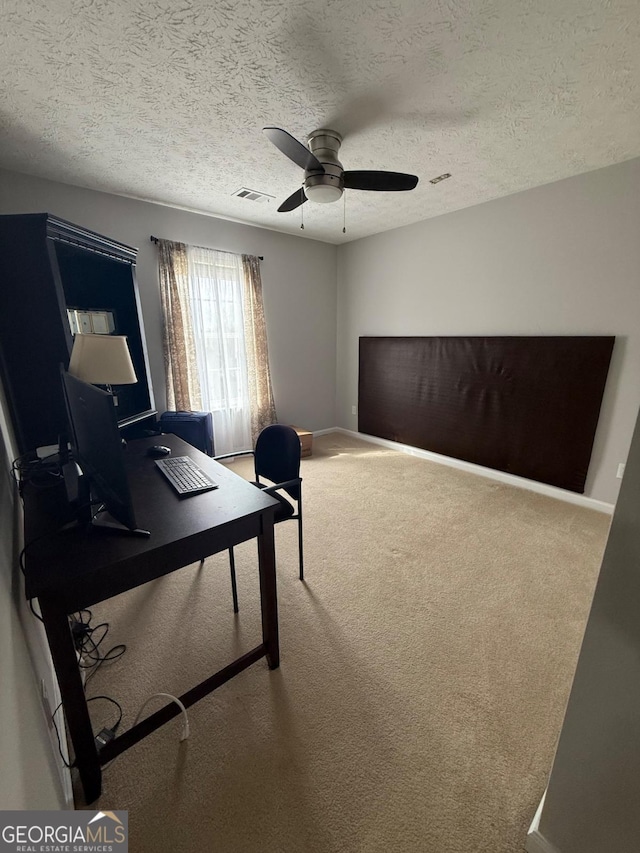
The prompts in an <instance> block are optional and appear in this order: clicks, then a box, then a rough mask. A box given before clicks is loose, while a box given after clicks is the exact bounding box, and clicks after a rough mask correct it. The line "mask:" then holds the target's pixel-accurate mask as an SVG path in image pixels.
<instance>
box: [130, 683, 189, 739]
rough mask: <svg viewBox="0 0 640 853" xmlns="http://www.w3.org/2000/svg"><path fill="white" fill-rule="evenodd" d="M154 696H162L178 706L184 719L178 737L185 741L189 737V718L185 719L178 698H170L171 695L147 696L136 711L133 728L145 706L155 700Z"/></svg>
mask: <svg viewBox="0 0 640 853" xmlns="http://www.w3.org/2000/svg"><path fill="white" fill-rule="evenodd" d="M156 696H164V698H165V699H171V700H172V701H174V702H175V703H176V705H179V706H180V708H181V709H182V715H183V717H184V726H183V728H182V734H181V735H180V740H181V741H183V740H186V739H187V738H188V737H189V718H188V717H187V709H186V708H185V707H184V705H183V704H182V702H181V701H180V700H179V699H178V697H177V696H172V695H171V693H153V694H152V695H151V696H149V698H148V699H147V700H146V701H145V702H143V703H142V707H141V708H140V710H139V711H138V715H137V717H136V718H135V720H134V721H133V725H134V726H135V724H136V723H137V722H138V720H139V719H140V715H141V714H142V712H143V711H144V709H145V708H146V707H147V705H148V704H149V702H151V700H152V699H155V697H156Z"/></svg>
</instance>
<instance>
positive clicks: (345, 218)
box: [342, 190, 347, 234]
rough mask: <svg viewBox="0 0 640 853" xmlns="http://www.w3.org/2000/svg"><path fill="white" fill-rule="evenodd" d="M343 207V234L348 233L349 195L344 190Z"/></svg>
mask: <svg viewBox="0 0 640 853" xmlns="http://www.w3.org/2000/svg"><path fill="white" fill-rule="evenodd" d="M342 198H343V202H344V203H343V205H342V233H343V234H346V233H347V194H346V192H345V191H344V190H343V191H342Z"/></svg>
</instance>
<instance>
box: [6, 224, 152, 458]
mask: <svg viewBox="0 0 640 853" xmlns="http://www.w3.org/2000/svg"><path fill="white" fill-rule="evenodd" d="M136 254H137V250H136V249H134V248H132V247H131V246H127V245H125V244H123V243H118V242H116V241H115V240H111V239H109V238H108V237H103V236H101V235H100V234H96V233H95V232H93V231H89V230H87V229H86V228H81V227H79V226H77V225H73V224H71V223H70V222H65V221H64V220H62V219H58V218H56V217H55V216H51V215H50V214H48V213H35V214H25V215H15V216H0V372H1V378H2V384H3V387H4V391H5V395H6V398H7V402H8V405H9V410H10V414H11V419H12V423H13V428H14V432H15V436H16V441H17V443H18V447H19V450H20V453H23V454H24V453H28V452H30V451H33V450H35V449H36V448H37V447H41V446H43V445H52V444H56V443H57V441H58V438H59V436H60V435H61V434H64V433H65V432H66V413H65V406H64V400H63V396H62V386H61V381H60V364H61V363H62V364H63V365H64V366H65V367H67V366H68V364H69V357H70V355H71V347H72V344H73V334H72V329H73V330H78V331H92V332H96V331H100V332H101V333H113V334H118V335H126V336H127V340H128V344H129V350H130V352H131V359H132V361H133V365H134V368H135V371H136V375H137V378H138V381H137V383H136V384H135V385H123V386H120V387H118V388H117V395H118V408H117V413H118V414H117V417H118V423H119V424H120V426H127V425H129V424H133V423H136V422H138V421H141V420H143V419H145V418H150V417H151V416H153V415H155V409H154V400H153V390H152V386H151V379H150V374H149V363H148V358H147V350H146V342H145V336H144V327H143V322H142V314H141V311H140V300H139V296H138V288H137V284H136V277H135V267H136ZM92 322H93V324H94V325H95V326H96V327H97V325H98V323H99V324H100V329H99V330H98V329H97V328H93V327H92V325H91V324H92Z"/></svg>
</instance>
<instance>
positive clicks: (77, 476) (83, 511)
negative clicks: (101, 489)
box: [62, 461, 151, 536]
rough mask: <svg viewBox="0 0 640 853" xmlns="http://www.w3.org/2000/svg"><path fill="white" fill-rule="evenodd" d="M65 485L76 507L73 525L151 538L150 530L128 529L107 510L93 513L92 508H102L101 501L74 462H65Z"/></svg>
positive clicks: (63, 469) (69, 497)
mask: <svg viewBox="0 0 640 853" xmlns="http://www.w3.org/2000/svg"><path fill="white" fill-rule="evenodd" d="M62 473H63V476H64V483H65V488H66V492H67V500H68V501H69V503H70V504H71V506H74V505H75V507H76V520H75V521H73V522H71V525H69V526H72V525H76V526H78V527H85V528H90V527H98V528H100V529H102V530H110V531H113V532H114V533H124V535H125V536H151V531H150V530H143V529H142V528H140V527H135V528H131V527H127V526H126V525H125V524H122V523H121V522H120V521H118V520H117V519H115V518H114V517H113V516H112V515H111V514H110V513H109V512H107V510H106V509H104V508H103V506H101V508H100V509H99V510H98V512H96V513H92V511H91V507H92V506H96V505H98V506H100V504H101V501H100V499H99V498H96V497H95V495H92V494H91V486H90V483H89V478H88V477H85V476H84V475H83V474H82V473H81V471H80V469H79V468H78V466H77V464H76V463H75V462H73V461H68V462H65V463H64V465H63V466H62Z"/></svg>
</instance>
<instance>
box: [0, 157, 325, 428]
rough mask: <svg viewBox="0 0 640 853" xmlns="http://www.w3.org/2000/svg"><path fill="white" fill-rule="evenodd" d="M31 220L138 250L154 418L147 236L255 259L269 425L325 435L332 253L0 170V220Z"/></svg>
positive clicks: (155, 337) (158, 357)
mask: <svg viewBox="0 0 640 853" xmlns="http://www.w3.org/2000/svg"><path fill="white" fill-rule="evenodd" d="M251 203H252V202H247V204H251ZM39 212H47V213H53V214H55V215H56V216H60V217H62V218H63V219H67V220H69V221H71V222H74V223H76V224H77V225H83V226H85V227H87V228H91V229H92V230H94V231H98V232H99V233H101V234H105V235H106V236H108V237H112V238H114V239H116V240H121V241H122V242H124V243H128V244H129V245H130V246H137V247H139V249H140V252H139V255H138V268H137V276H138V284H139V288H140V299H141V303H142V312H143V317H144V322H145V331H146V336H147V344H148V349H149V358H150V362H151V375H152V380H153V386H154V391H155V394H156V406H157V408H158V410H159V411H163V410H164V409H165V385H164V362H163V357H162V343H161V334H162V332H161V329H162V321H161V311H160V296H159V289H158V275H157V258H156V252H157V250H156V248H155V246H154V245H153V244H152V243H151V242H150V241H149V236H150V235H151V234H154V235H155V236H157V237H165V238H167V239H171V240H180V241H183V242H185V243H191V244H193V245H199V246H209V247H211V248H214V249H222V250H224V251H229V252H238V253H246V254H254V255H263V256H264V261H262V263H261V267H260V268H261V274H262V284H263V294H264V306H265V315H266V321H267V335H268V338H269V360H270V363H271V371H272V381H273V393H274V397H275V401H276V408H277V412H278V418H279V420H280V421H282V422H284V423H294V424H298V425H299V426H302V427H305V428H306V429H311V430H317V429H326V428H328V427H332V426H335V375H336V254H337V252H336V247H335V246H332V245H329V244H327V243H319V242H317V241H315V240H308V239H300V238H298V237H292V236H291V235H287V234H280V233H277V232H275V231H268V230H266V229H263V228H255V227H252V226H249V225H241V224H238V223H235V222H229V221H227V220H224V219H216V218H214V217H211V216H204V215H201V214H196V213H189V212H187V211H183V210H178V209H176V208H172V207H165V206H163V205H158V204H151V203H148V202H143V201H135V200H133V199H128V198H122V197H120V196H115V195H109V194H108V193H100V192H95V191H93V190H85V189H80V188H78V187H72V186H69V185H66V184H58V183H55V182H53V181H45V180H42V179H40V178H33V177H29V176H27V175H20V174H16V173H12V172H6V171H2V170H0V213H39Z"/></svg>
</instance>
